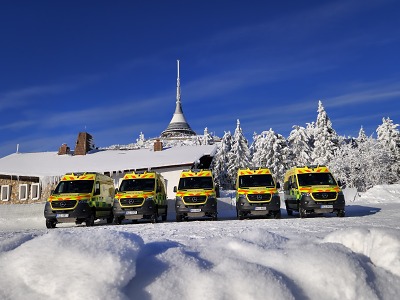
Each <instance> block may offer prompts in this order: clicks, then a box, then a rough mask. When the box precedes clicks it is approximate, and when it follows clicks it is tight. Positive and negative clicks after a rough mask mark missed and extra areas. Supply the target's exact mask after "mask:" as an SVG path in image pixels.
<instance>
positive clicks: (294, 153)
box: [287, 125, 312, 168]
mask: <svg viewBox="0 0 400 300" xmlns="http://www.w3.org/2000/svg"><path fill="white" fill-rule="evenodd" d="M310 140H311V137H310V132H309V131H308V130H307V129H306V128H304V127H301V126H297V125H294V126H293V130H292V131H291V132H290V134H289V137H288V139H287V142H288V146H289V157H288V168H290V167H293V166H296V165H297V166H299V165H302V166H304V165H309V164H310V163H311V153H312V149H311V141H310Z"/></svg>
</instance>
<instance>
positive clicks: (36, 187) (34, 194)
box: [31, 183, 40, 200]
mask: <svg viewBox="0 0 400 300" xmlns="http://www.w3.org/2000/svg"><path fill="white" fill-rule="evenodd" d="M39 198H40V184H39V183H32V185H31V199H32V200H39Z"/></svg>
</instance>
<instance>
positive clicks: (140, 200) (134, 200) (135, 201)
mask: <svg viewBox="0 0 400 300" xmlns="http://www.w3.org/2000/svg"><path fill="white" fill-rule="evenodd" d="M143 200H144V199H143V198H124V199H120V200H119V202H120V203H121V205H123V206H128V205H142V203H143Z"/></svg>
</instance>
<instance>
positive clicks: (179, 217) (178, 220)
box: [176, 214, 183, 222]
mask: <svg viewBox="0 0 400 300" xmlns="http://www.w3.org/2000/svg"><path fill="white" fill-rule="evenodd" d="M176 221H177V222H182V221H183V216H182V215H178V214H177V215H176Z"/></svg>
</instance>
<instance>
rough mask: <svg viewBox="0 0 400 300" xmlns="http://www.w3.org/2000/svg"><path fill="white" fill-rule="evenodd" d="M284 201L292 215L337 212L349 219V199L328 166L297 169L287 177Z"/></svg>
mask: <svg viewBox="0 0 400 300" xmlns="http://www.w3.org/2000/svg"><path fill="white" fill-rule="evenodd" d="M284 200H285V205H286V210H287V213H288V215H292V214H293V211H297V212H299V216H300V217H302V218H304V217H306V216H307V215H309V214H313V213H316V214H322V213H336V215H337V216H338V217H344V216H345V199H344V195H343V192H342V190H341V188H340V187H339V185H338V183H337V181H336V180H335V178H334V177H333V175H332V174H331V172H330V171H329V169H328V167H326V166H297V167H294V168H292V169H290V170H288V171H287V172H286V174H285V177H284Z"/></svg>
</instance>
